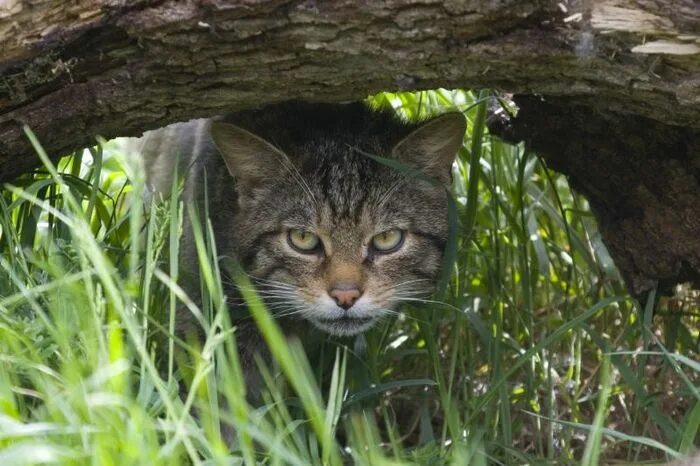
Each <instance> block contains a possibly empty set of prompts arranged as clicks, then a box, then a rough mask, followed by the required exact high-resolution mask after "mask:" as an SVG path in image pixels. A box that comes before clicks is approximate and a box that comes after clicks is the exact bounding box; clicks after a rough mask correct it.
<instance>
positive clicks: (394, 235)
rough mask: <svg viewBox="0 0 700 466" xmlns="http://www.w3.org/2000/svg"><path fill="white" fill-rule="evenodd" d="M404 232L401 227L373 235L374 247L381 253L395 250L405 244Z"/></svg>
mask: <svg viewBox="0 0 700 466" xmlns="http://www.w3.org/2000/svg"><path fill="white" fill-rule="evenodd" d="M403 239H404V232H403V231H402V230H399V229H393V230H387V231H383V232H381V233H379V234H378V235H374V236H373V237H372V248H373V249H374V250H375V251H376V252H379V253H382V254H388V253H390V252H394V251H396V250H397V249H399V248H400V247H401V245H402V244H403Z"/></svg>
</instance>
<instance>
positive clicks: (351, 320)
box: [309, 315, 377, 336]
mask: <svg viewBox="0 0 700 466" xmlns="http://www.w3.org/2000/svg"><path fill="white" fill-rule="evenodd" d="M309 320H310V321H311V322H312V323H313V324H314V325H316V327H318V328H319V329H321V330H323V331H324V332H328V333H330V334H332V335H338V336H351V335H355V334H357V333H361V332H364V331H365V330H368V329H369V328H370V327H371V326H372V325H373V324H374V322H375V321H376V320H377V317H351V316H349V315H343V316H340V317H335V318H331V317H323V318H318V317H316V318H313V319H309Z"/></svg>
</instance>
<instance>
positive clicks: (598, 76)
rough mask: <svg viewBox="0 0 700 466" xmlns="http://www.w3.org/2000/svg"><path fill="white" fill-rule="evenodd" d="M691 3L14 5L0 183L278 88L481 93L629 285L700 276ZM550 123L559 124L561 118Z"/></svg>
mask: <svg viewBox="0 0 700 466" xmlns="http://www.w3.org/2000/svg"><path fill="white" fill-rule="evenodd" d="M698 31H700V7H699V6H698V3H697V1H694V0H665V1H664V0H568V1H566V0H561V1H555V0H552V1H547V0H501V1H498V2H497V1H491V2H484V1H475V0H472V1H470V0H464V1H458V0H421V1H411V0H391V1H381V2H380V1H361V2H358V1H340V0H338V1H320V0H304V1H284V0H238V1H224V0H198V1H197V0H189V1H180V0H137V1H130V2H129V1H124V0H99V1H87V0H72V1H69V0H5V1H3V2H0V41H1V43H2V47H1V48H0V73H1V74H2V80H1V81H0V179H3V180H8V179H11V178H12V177H13V176H15V175H17V174H19V173H21V172H23V171H26V170H28V169H31V168H32V167H34V166H35V165H36V162H37V160H36V157H35V156H34V155H33V154H34V152H33V150H32V149H31V147H30V145H29V143H28V141H27V138H26V137H25V136H24V135H23V132H22V125H23V124H28V125H29V126H30V127H31V128H32V129H33V130H34V131H35V132H36V133H37V135H38V136H39V138H40V140H41V141H42V143H43V145H44V147H45V148H46V149H47V151H48V152H49V153H50V154H52V155H58V154H61V153H65V152H67V151H70V150H72V149H74V148H76V147H79V146H83V145H87V144H90V143H92V142H93V141H94V136H95V135H102V136H104V137H114V136H128V135H138V134H140V133H141V132H142V131H144V130H147V129H151V128H155V127H158V126H162V125H165V124H167V123H171V122H174V121H178V120H186V119H190V118H194V117H202V116H210V115H214V114H218V113H222V112H225V111H230V110H236V109H241V108H246V107H251V106H257V105H260V104H264V103H270V102H275V101H281V100H287V99H306V100H318V101H345V100H357V99H361V98H363V97H365V96H366V95H368V94H371V93H374V92H377V91H380V90H399V89H403V90H413V89H426V88H435V87H448V88H452V87H468V88H476V87H489V88H496V89H500V90H503V91H506V92H511V93H516V94H523V95H533V94H539V95H540V96H544V99H539V98H532V97H524V98H521V99H519V100H518V103H519V104H520V105H521V113H520V115H519V116H518V118H517V119H515V120H514V121H513V122H512V125H511V126H510V127H508V128H501V130H502V131H503V132H504V134H505V135H506V136H508V137H511V138H513V137H515V138H521V139H526V140H527V141H528V142H529V144H531V147H533V148H535V149H537V150H539V151H541V152H542V153H543V154H544V155H545V158H546V159H547V160H548V162H549V163H550V164H551V165H552V166H553V167H554V168H556V169H558V170H560V171H562V172H564V173H566V174H567V175H569V176H570V177H571V181H572V183H573V185H574V186H575V187H576V188H578V189H580V190H581V191H582V192H583V193H584V194H586V195H587V196H588V197H589V199H590V202H591V205H592V206H593V208H594V210H595V211H596V213H597V215H598V218H599V221H600V223H601V227H602V230H603V232H604V235H605V239H606V241H607V243H608V245H609V246H610V249H611V252H612V253H613V256H614V258H615V259H616V261H617V264H618V266H619V267H620V268H621V270H622V271H623V273H624V274H625V276H626V277H627V279H628V284H629V285H630V287H631V289H632V290H633V291H634V292H636V293H641V292H643V291H645V290H647V289H649V288H650V287H651V286H652V285H653V284H654V283H655V282H656V281H657V280H659V281H661V282H662V284H671V283H674V282H676V281H678V280H684V279H688V278H690V279H697V277H699V276H700V242H699V240H698V238H700V224H699V223H698V220H696V215H695V212H696V211H697V209H696V208H695V207H694V206H697V205H700V189H698V181H699V179H700V161H699V159H700V136H699V135H700V36H699V35H698ZM553 115H556V118H552V116H553Z"/></svg>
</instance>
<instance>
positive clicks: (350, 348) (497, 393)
mask: <svg viewBox="0 0 700 466" xmlns="http://www.w3.org/2000/svg"><path fill="white" fill-rule="evenodd" d="M489 96H490V94H489V93H488V92H481V93H478V94H474V93H471V92H465V91H454V92H447V91H430V92H421V93H416V94H408V93H406V94H388V93H387V94H380V95H377V96H373V97H372V98H371V99H370V100H371V101H372V102H373V103H374V104H375V105H385V106H391V107H393V108H396V109H397V111H399V112H401V113H402V114H403V115H404V116H406V117H407V118H422V117H425V116H429V115H434V114H438V113H440V112H445V111H454V110H459V111H462V112H464V113H465V115H466V116H467V117H468V121H469V124H468V131H467V135H466V138H465V145H464V147H463V149H462V151H461V152H460V154H459V157H458V159H457V162H456V164H455V173H454V174H455V183H454V190H453V195H454V198H453V199H454V202H453V208H452V214H451V217H452V218H451V223H452V227H453V228H452V231H453V234H452V241H451V245H452V246H451V247H450V248H448V253H447V255H446V260H445V263H446V272H447V273H445V274H444V280H443V286H442V287H441V288H440V291H439V293H438V295H437V296H436V297H435V299H434V301H435V302H434V303H433V304H430V305H416V306H407V307H406V308H405V309H404V313H403V314H402V315H401V316H400V317H398V318H395V319H393V320H390V321H385V322H384V323H383V324H382V325H381V326H380V327H379V328H376V329H373V330H372V331H370V332H368V333H367V334H366V335H363V336H361V337H358V338H355V339H352V340H347V339H345V340H344V339H338V340H335V339H331V340H329V341H328V342H326V343H324V345H322V347H321V349H320V351H318V352H314V353H313V354H308V355H307V354H305V352H304V351H303V349H302V347H301V345H300V344H298V343H296V342H292V343H288V342H285V341H284V338H283V337H282V336H281V332H280V329H279V328H278V327H277V325H276V323H275V321H274V319H273V318H272V317H271V316H270V315H269V313H268V312H267V310H266V309H265V307H264V305H262V302H261V301H260V300H259V298H258V296H257V295H256V294H255V291H254V290H253V289H252V288H251V287H249V286H247V284H246V283H245V276H241V277H239V280H240V282H239V284H240V286H241V287H242V288H243V289H245V295H246V296H245V297H246V299H247V301H248V303H249V307H250V310H251V314H252V315H253V317H254V319H255V321H256V323H257V324H258V326H259V328H260V329H261V332H262V333H263V335H264V338H265V340H266V342H267V343H268V345H269V347H270V350H271V353H272V354H273V356H274V360H275V364H273V365H271V366H270V367H265V368H264V370H263V373H264V378H265V382H266V383H265V385H266V389H265V390H264V395H263V399H264V400H265V402H264V405H263V406H249V405H248V404H247V403H246V401H245V394H246V390H247V389H248V388H247V387H245V386H244V384H243V382H242V375H241V369H240V364H239V361H238V357H237V352H236V349H235V336H236V333H235V331H234V330H233V329H232V328H231V325H230V322H229V321H228V318H227V313H226V307H225V304H224V299H223V296H222V292H221V288H220V285H219V281H218V276H219V271H218V266H217V265H216V262H215V261H211V266H210V267H204V269H205V270H203V271H202V276H203V287H204V289H205V290H206V296H207V297H208V298H207V299H204V303H203V305H202V306H201V307H200V308H198V307H196V306H195V305H194V304H193V303H191V302H190V301H188V299H187V297H186V296H185V295H184V293H183V292H182V290H181V289H180V288H179V287H178V286H177V276H178V264H177V261H176V260H174V259H173V258H175V257H177V254H178V250H179V243H178V236H179V231H180V229H181V222H182V212H181V210H182V207H181V205H179V204H178V203H177V202H170V203H167V202H166V203H164V204H161V205H157V206H153V207H151V208H150V209H149V208H147V207H148V206H144V205H143V201H142V198H141V197H140V195H139V193H141V192H142V191H143V184H144V180H143V176H142V175H141V174H140V172H139V170H138V169H137V168H136V167H134V166H133V165H134V164H133V161H132V160H131V159H129V158H128V157H124V155H125V154H124V148H123V146H120V145H119V144H118V143H114V142H109V143H102V144H101V145H99V146H96V147H95V148H92V149H90V152H89V153H88V152H86V153H85V154H83V153H82V152H78V153H76V154H73V155H72V156H71V157H67V158H64V159H61V160H60V161H59V162H58V164H57V166H56V167H54V166H53V165H52V164H51V162H49V161H48V159H46V157H45V156H43V154H42V151H41V147H40V144H39V142H38V141H36V140H35V139H34V138H33V136H32V135H31V132H30V131H28V137H30V138H32V142H33V143H34V144H35V147H36V149H37V152H38V154H40V155H42V160H43V162H44V168H43V169H42V170H39V171H37V172H36V173H34V174H31V175H27V176H25V177H22V178H20V179H18V180H17V181H16V182H15V183H14V184H13V185H7V186H5V187H4V189H3V190H2V192H0V228H1V234H0V464H2V465H13V464H18V465H26V464H99V465H109V464H115V465H122V464H148V465H158V464H167V465H175V464H207V465H208V464H240V463H243V464H254V463H264V464H298V465H308V464H330V465H337V464H344V463H349V462H355V463H357V464H373V465H394V464H458V465H464V464H474V465H486V464H567V463H570V464H579V463H580V464H584V465H593V464H599V463H611V462H616V463H621V464H639V463H643V462H649V463H650V464H653V463H654V462H656V463H660V462H663V461H665V460H667V459H672V458H674V457H675V456H677V455H679V454H683V453H687V452H690V451H691V450H692V449H693V447H694V446H695V445H697V444H698V440H699V438H700V437H699V436H698V431H699V429H700V389H699V388H698V385H699V384H698V380H699V378H700V362H698V359H699V358H698V341H699V335H698V315H699V314H698V311H699V310H698V300H697V296H696V295H694V294H693V293H694V292H693V291H692V290H685V291H683V292H682V293H679V295H678V296H676V297H674V298H663V299H655V296H653V294H652V296H650V297H649V299H648V300H647V301H645V302H642V303H638V302H636V301H635V300H634V299H632V298H630V297H629V296H628V295H627V294H626V292H625V288H624V284H623V282H622V281H621V279H620V276H619V274H618V272H617V270H616V269H615V267H614V265H613V263H612V260H611V258H610V256H609V254H608V252H607V250H606V249H605V246H604V244H603V242H602V240H601V237H600V233H599V232H598V230H597V228H596V224H595V219H594V218H593V216H592V215H591V213H590V211H589V209H588V205H587V203H586V201H585V199H583V198H582V197H581V196H578V195H576V194H575V193H573V192H572V191H571V190H570V189H569V188H568V185H567V182H566V179H565V178H564V177H563V176H561V175H558V174H556V173H554V172H552V171H550V170H548V169H547V167H546V164H545V163H544V162H543V161H542V160H541V159H540V158H539V157H537V155H536V154H532V153H529V152H527V151H526V150H524V148H523V147H522V146H513V145H509V144H505V143H503V142H501V141H499V140H497V139H495V138H492V137H490V135H489V134H488V132H487V131H486V129H485V102H486V100H487V99H488V98H489ZM196 238H197V243H198V252H199V254H200V255H201V256H204V257H210V258H211V257H216V253H215V245H214V244H213V241H212V239H211V232H210V231H199V232H198V233H197V235H196ZM183 302H184V303H185V304H186V305H188V306H189V307H190V309H191V311H192V312H194V313H195V314H196V315H198V316H200V317H201V320H202V322H203V323H204V326H205V328H206V338H205V340H204V341H203V342H202V343H201V345H195V344H194V343H193V342H183V341H179V340H177V339H176V338H174V337H172V334H173V328H174V319H173V315H174V309H175V307H176V306H178V305H179V303H183ZM178 347H180V348H183V349H184V352H186V353H187V354H188V355H189V356H190V361H189V364H187V365H185V364H183V363H182V362H180V361H179V358H178V356H177V355H178V354H180V353H179V352H178V351H176V348H178ZM178 380H180V381H186V382H183V383H181V384H180V385H179V386H178V383H177V382H178ZM193 408H195V409H193ZM193 413H196V414H193ZM222 428H223V432H222ZM232 431H235V432H236V435H235V440H234V441H233V442H231V444H230V445H228V444H227V442H226V441H224V440H223V437H226V436H228V437H231V432H232Z"/></svg>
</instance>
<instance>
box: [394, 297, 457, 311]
mask: <svg viewBox="0 0 700 466" xmlns="http://www.w3.org/2000/svg"><path fill="white" fill-rule="evenodd" d="M389 301H395V302H418V303H424V304H437V305H438V306H441V307H445V308H448V309H452V310H454V311H458V312H463V310H462V309H460V308H458V307H457V306H453V305H451V304H448V303H445V302H443V301H436V300H434V299H422V298H411V297H398V298H390V299H389Z"/></svg>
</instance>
